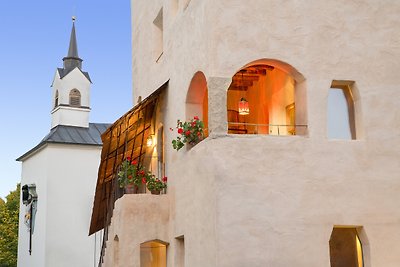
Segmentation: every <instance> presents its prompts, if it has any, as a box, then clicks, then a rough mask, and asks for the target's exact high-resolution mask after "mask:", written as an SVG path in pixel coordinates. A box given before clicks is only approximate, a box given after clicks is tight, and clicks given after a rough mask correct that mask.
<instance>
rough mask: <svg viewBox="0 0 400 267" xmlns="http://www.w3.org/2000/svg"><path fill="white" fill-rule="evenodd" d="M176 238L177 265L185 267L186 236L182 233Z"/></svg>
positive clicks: (177, 266)
mask: <svg viewBox="0 0 400 267" xmlns="http://www.w3.org/2000/svg"><path fill="white" fill-rule="evenodd" d="M175 239H176V242H175V244H176V249H175V266H176V267H185V237H184V236H183V235H181V236H178V237H176V238H175Z"/></svg>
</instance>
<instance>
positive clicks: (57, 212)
mask: <svg viewBox="0 0 400 267" xmlns="http://www.w3.org/2000/svg"><path fill="white" fill-rule="evenodd" d="M48 150H49V151H48V154H49V160H48V162H47V164H48V166H49V170H48V177H49V178H48V199H49V202H48V204H47V205H48V216H47V220H48V222H47V232H48V234H47V236H46V243H47V244H49V245H48V246H47V248H46V257H47V261H46V262H47V266H58V267H63V266H65V267H67V266H76V267H79V266H82V267H84V266H93V265H94V261H95V259H98V253H99V252H100V238H99V236H98V237H97V244H95V235H92V236H90V237H89V236H88V231H89V230H88V229H89V222H90V215H91V211H92V206H93V197H94V191H95V186H96V178H97V170H98V166H99V160H100V152H101V147H98V146H84V145H56V144H51V145H49V146H48ZM95 250H96V251H95ZM95 253H96V255H95Z"/></svg>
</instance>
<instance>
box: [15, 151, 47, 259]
mask: <svg viewBox="0 0 400 267" xmlns="http://www.w3.org/2000/svg"><path fill="white" fill-rule="evenodd" d="M47 159H48V153H47V151H45V150H43V149H42V150H40V151H38V152H36V153H35V155H34V156H33V157H30V158H28V159H26V160H25V161H24V162H23V164H22V170H21V187H22V186H23V185H26V184H35V185H36V192H37V195H38V202H37V212H36V219H35V223H34V225H35V226H34V232H33V235H32V253H31V255H29V236H30V233H29V231H28V227H27V226H26V225H25V224H24V221H25V214H26V210H27V209H26V205H24V204H23V203H22V200H21V202H20V214H19V218H20V219H19V226H18V228H19V230H18V267H28V266H46V264H45V262H46V261H45V253H46V227H47V220H46V217H47V173H48V170H47V168H46V162H47Z"/></svg>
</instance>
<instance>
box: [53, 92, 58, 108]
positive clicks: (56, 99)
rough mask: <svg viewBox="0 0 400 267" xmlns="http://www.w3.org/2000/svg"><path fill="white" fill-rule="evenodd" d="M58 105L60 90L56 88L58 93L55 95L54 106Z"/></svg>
mask: <svg viewBox="0 0 400 267" xmlns="http://www.w3.org/2000/svg"><path fill="white" fill-rule="evenodd" d="M56 107H58V90H56V95H55V97H54V108H56Z"/></svg>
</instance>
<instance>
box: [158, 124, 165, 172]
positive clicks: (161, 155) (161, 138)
mask: <svg viewBox="0 0 400 267" xmlns="http://www.w3.org/2000/svg"><path fill="white" fill-rule="evenodd" d="M164 149H165V148H164V127H163V126H161V127H159V128H158V131H157V169H158V177H160V178H162V177H164V176H165V151H164Z"/></svg>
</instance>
